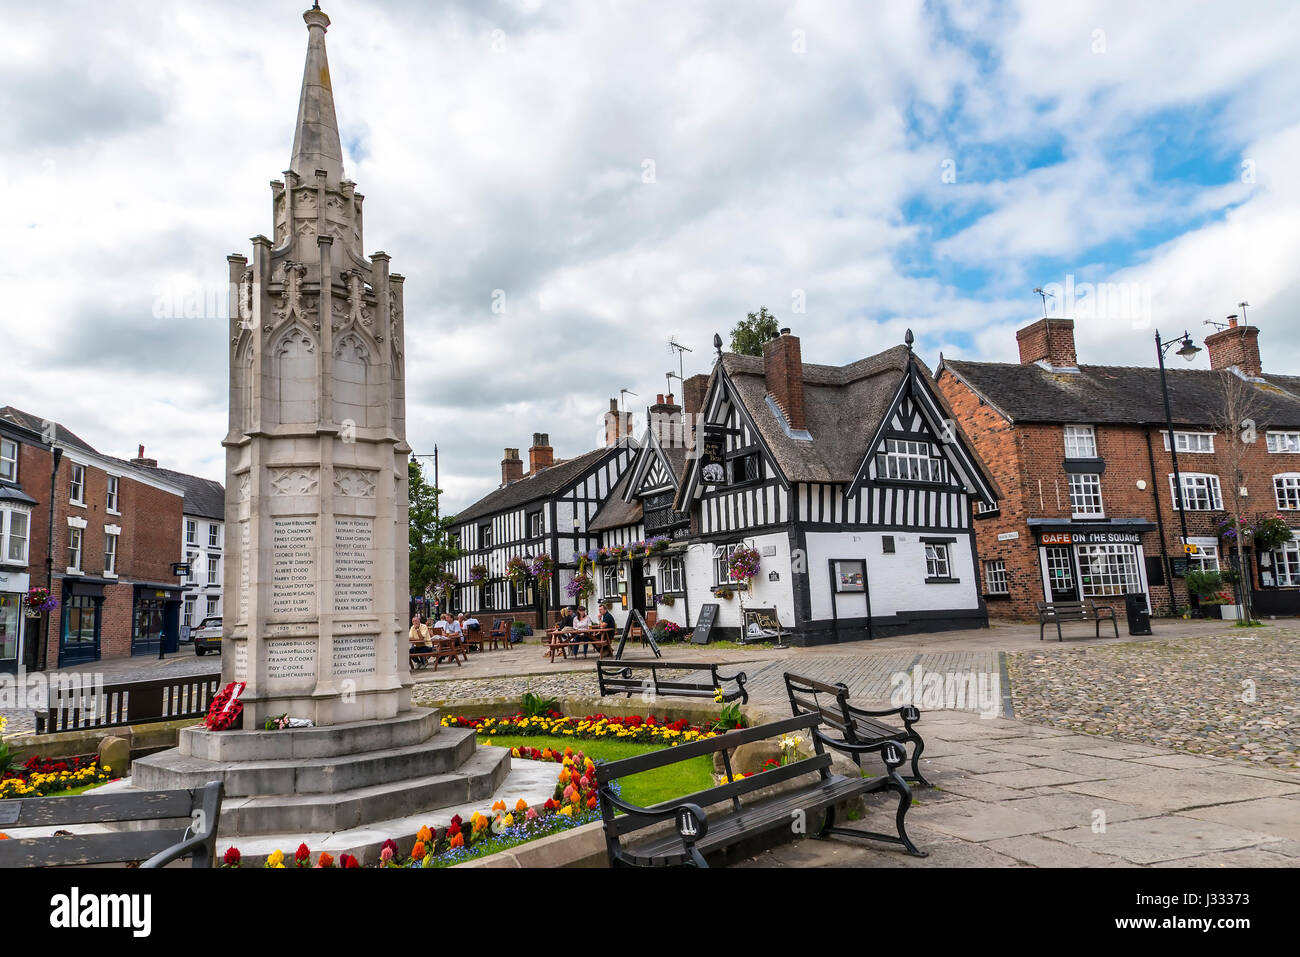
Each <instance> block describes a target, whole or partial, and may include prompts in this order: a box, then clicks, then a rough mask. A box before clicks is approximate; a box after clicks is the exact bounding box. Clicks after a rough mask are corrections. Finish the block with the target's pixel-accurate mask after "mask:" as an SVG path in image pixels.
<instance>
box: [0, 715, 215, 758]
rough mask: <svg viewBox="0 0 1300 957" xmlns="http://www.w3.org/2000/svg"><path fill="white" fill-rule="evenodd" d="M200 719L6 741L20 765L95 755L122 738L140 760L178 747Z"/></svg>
mask: <svg viewBox="0 0 1300 957" xmlns="http://www.w3.org/2000/svg"><path fill="white" fill-rule="evenodd" d="M200 720H201V719H199V718H181V719H178V720H175V721H157V722H154V723H152V724H136V725H126V726H123V727H118V728H81V729H78V730H76V731H60V732H58V733H56V734H34V733H30V732H29V733H26V734H15V735H11V736H9V737H8V738H6V740H7V741H8V743H9V749H10V750H11V751H13V752H14V755H15V756H16V757H17V758H18V760H19V763H22V762H23V761H26V760H27V759H28V758H30V757H33V756H34V755H39V756H40V757H42V758H71V757H76V756H78V755H83V754H95V753H97V752H98V751H99V743H100V742H101V741H102V740H104V738H123V739H125V740H126V742H127V743H128V745H129V746H130V749H131V757H132V758H138V757H142V756H143V755H145V754H150V753H152V752H154V751H163V750H166V749H167V748H174V747H176V742H177V739H178V736H179V735H180V732H181V729H182V728H188V727H190V726H191V725H195V724H198V723H199V721H200Z"/></svg>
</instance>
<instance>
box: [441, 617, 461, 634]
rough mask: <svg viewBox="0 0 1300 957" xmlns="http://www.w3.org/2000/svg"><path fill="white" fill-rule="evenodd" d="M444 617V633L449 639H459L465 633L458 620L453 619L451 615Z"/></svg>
mask: <svg viewBox="0 0 1300 957" xmlns="http://www.w3.org/2000/svg"><path fill="white" fill-rule="evenodd" d="M442 617H443V619H444V621H443V625H442V633H443V634H444V635H446V636H447V637H448V638H459V637H460V636H461V635H462V634H463V633H464V630H463V629H462V628H461V626H460V621H459V620H458V619H456V618H453V617H451V615H450V614H446V615H443V616H442Z"/></svg>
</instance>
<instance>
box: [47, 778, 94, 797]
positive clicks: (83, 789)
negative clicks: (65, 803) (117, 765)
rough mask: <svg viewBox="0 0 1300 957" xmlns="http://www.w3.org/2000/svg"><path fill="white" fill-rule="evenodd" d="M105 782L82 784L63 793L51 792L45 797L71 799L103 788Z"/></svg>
mask: <svg viewBox="0 0 1300 957" xmlns="http://www.w3.org/2000/svg"><path fill="white" fill-rule="evenodd" d="M107 783H108V782H107V781H93V782H91V783H90V784H82V785H80V786H79V787H75V788H67V789H65V790H63V791H51V792H50V793H49V794H47V795H45V796H46V797H52V798H61V797H72V796H73V795H76V794H85V793H86V792H87V791H93V790H94V789H95V788H99V787H103V786H104V785H105V784H107Z"/></svg>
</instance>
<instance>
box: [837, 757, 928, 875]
mask: <svg viewBox="0 0 1300 957" xmlns="http://www.w3.org/2000/svg"><path fill="white" fill-rule="evenodd" d="M889 780H890V783H889V789H890V790H891V791H897V792H898V810H897V811H895V812H894V824H895V826H896V827H897V828H898V834H897V835H894V834H881V833H880V832H879V831H859V830H858V829H857V828H849V827H836V826H835V806H834V805H831V806H830V807H828V808H827V809H826V821H825V823H824V824H823V825H822V828H821V830H820V831H818V832H817V835H816V836H817V837H818V838H826V837H829V836H830V835H832V834H834V835H838V836H840V837H856V838H864V837H865V838H870V839H871V840H875V841H884V842H886V843H888V844H901V845H903V847H905V848H906V849H907V853H909V854H911V855H912V856H913V857H929V856H930V855H929V854H928V853H927V852H926V851H923V850H921V849H920V848H919V847H917V846H916V845H915V844H913V843H912V839H911V838H910V837H908V836H907V828H906V826H905V824H904V821H903V819H904V818H905V817H906V816H907V809H908V808H910V807H911V806H912V792H911V789H910V788H908V786H907V782H906V781H904V780H903V779H902V778H900V777H899V776H898V774H897V773H896V772H893V771H891V772H889Z"/></svg>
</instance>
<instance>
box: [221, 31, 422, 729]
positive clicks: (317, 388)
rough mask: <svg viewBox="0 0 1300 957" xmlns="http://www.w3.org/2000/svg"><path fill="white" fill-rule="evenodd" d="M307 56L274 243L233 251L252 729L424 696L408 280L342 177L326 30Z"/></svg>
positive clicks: (276, 204) (238, 502)
mask: <svg viewBox="0 0 1300 957" xmlns="http://www.w3.org/2000/svg"><path fill="white" fill-rule="evenodd" d="M303 19H304V20H306V22H307V29H308V45H307V62H306V68H305V70H304V73H303V81H302V95H301V97H300V99H299V104H298V122H297V127H296V131H295V134H294V144H293V157H292V159H291V160H290V163H289V169H288V170H287V171H286V172H285V174H284V179H283V180H276V181H275V182H273V183H272V184H271V193H272V208H273V211H274V228H273V235H274V239H273V240H272V239H268V238H266V237H265V236H257V237H254V239H253V240H252V242H253V255H252V260H251V263H250V261H249V260H248V259H246V258H245V257H243V256H237V255H236V256H231V257H229V259H228V262H229V265H230V287H231V303H230V306H231V310H230V315H231V337H230V351H229V358H230V426H229V432H228V434H227V436H226V438H225V441H224V445H225V447H226V527H227V528H228V529H230V530H231V534H230V538H229V541H230V542H231V544H232V545H233V548H232V549H231V552H230V554H229V556H228V560H227V562H226V577H225V595H226V609H227V610H226V624H227V635H226V638H225V646H226V647H225V649H224V652H223V655H222V678H223V680H224V681H226V682H230V681H243V682H247V688H246V690H245V691H244V695H243V703H244V728H245V729H246V730H253V729H257V728H261V727H262V725H263V724H264V723H265V721H266V719H267V717H269V716H271V715H278V714H284V713H288V714H289V715H290V716H292V717H300V718H309V719H311V720H312V721H313V722H314V723H315V724H317V725H330V724H337V723H341V722H354V721H362V720H367V719H376V718H391V717H393V716H395V715H398V714H401V713H403V712H405V711H407V710H408V709H409V708H410V685H411V679H410V672H409V667H408V663H407V656H406V654H405V649H406V622H405V613H406V608H407V599H408V596H407V562H408V558H407V544H406V543H407V473H406V463H407V460H408V457H409V455H410V451H411V450H410V447H409V446H408V445H407V444H406V424H405V402H404V390H403V384H402V383H403V377H404V371H403V355H402V338H403V329H402V277H401V276H398V275H393V274H391V273H390V272H389V257H388V256H387V255H386V254H384V253H375V254H374V255H372V256H370V257H367V256H366V255H365V254H364V253H363V252H362V249H363V246H362V199H363V197H362V196H361V194H360V193H358V192H357V190H356V184H354V183H352V182H350V181H348V180H347V179H346V178H345V177H344V173H343V151H342V147H341V145H340V140H339V133H338V121H337V119H336V117H335V113H334V99H333V91H332V89H331V87H330V77H329V64H328V62H327V60H326V55H325V31H326V28H327V27H328V26H329V22H330V21H329V17H327V16H326V15H325V14H324V13H323V12H321V11H320V10H318V9H312V10H309V11H307V13H305V14H304V15H303Z"/></svg>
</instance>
